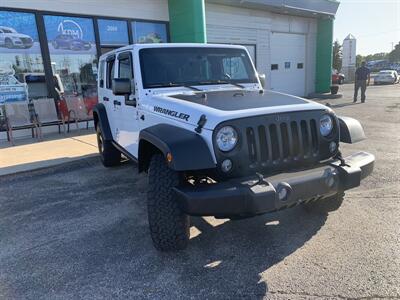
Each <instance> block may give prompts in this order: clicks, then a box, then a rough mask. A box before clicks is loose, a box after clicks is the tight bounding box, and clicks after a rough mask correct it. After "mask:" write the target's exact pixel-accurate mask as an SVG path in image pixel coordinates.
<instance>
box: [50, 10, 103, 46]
mask: <svg viewBox="0 0 400 300" xmlns="http://www.w3.org/2000/svg"><path fill="white" fill-rule="evenodd" d="M44 24H45V28H46V35H47V40H48V44H49V50H50V53H52V54H65V53H71V54H73V53H76V54H96V43H95V37H94V29H93V21H92V19H88V18H77V17H69V16H44Z"/></svg>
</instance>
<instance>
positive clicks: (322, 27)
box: [315, 19, 333, 93]
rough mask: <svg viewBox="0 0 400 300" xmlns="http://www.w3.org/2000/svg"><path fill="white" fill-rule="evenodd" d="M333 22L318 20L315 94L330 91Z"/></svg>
mask: <svg viewBox="0 0 400 300" xmlns="http://www.w3.org/2000/svg"><path fill="white" fill-rule="evenodd" d="M332 42H333V20H331V19H318V29H317V57H316V59H317V62H316V74H315V78H316V81H315V92H317V93H326V92H329V91H330V86H331V76H332Z"/></svg>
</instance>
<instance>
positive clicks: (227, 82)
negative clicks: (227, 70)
mask: <svg viewBox="0 0 400 300" xmlns="http://www.w3.org/2000/svg"><path fill="white" fill-rule="evenodd" d="M199 83H200V84H231V85H234V86H237V87H239V88H241V89H245V88H246V87H245V86H244V85H241V84H239V83H236V82H230V81H227V80H213V81H211V80H210V81H201V82H199Z"/></svg>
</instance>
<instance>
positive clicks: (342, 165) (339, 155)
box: [335, 151, 350, 167]
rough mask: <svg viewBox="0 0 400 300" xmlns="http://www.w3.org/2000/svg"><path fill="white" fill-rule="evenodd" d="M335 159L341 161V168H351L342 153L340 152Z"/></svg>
mask: <svg viewBox="0 0 400 300" xmlns="http://www.w3.org/2000/svg"><path fill="white" fill-rule="evenodd" d="M335 158H337V159H338V160H339V161H340V166H341V167H350V166H349V165H348V164H346V161H345V160H344V158H343V156H342V152H340V151H338V153H337V154H336V156H335Z"/></svg>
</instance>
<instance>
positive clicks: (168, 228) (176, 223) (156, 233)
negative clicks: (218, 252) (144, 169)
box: [147, 154, 189, 251]
mask: <svg viewBox="0 0 400 300" xmlns="http://www.w3.org/2000/svg"><path fill="white" fill-rule="evenodd" d="M148 178H149V182H148V190H147V214H148V220H149V227H150V234H151V238H152V240H153V244H154V247H155V248H156V249H157V250H160V251H177V250H182V249H184V248H186V246H187V244H188V242H189V216H187V215H186V214H184V213H183V212H182V210H181V209H180V208H179V205H178V203H177V202H176V200H175V199H174V193H173V190H172V188H173V187H175V186H177V185H178V184H179V182H180V175H179V173H178V172H176V171H174V170H172V169H170V168H169V167H168V165H167V162H166V160H165V158H164V156H163V155H161V154H155V155H153V156H152V158H151V160H150V165H149V170H148Z"/></svg>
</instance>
